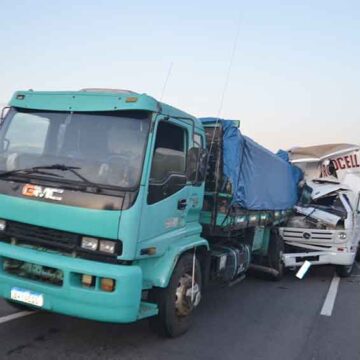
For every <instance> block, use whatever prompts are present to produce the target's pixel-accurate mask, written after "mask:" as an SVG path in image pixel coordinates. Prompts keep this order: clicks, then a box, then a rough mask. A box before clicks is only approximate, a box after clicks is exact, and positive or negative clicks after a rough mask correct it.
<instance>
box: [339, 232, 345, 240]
mask: <svg viewBox="0 0 360 360" xmlns="http://www.w3.org/2000/svg"><path fill="white" fill-rule="evenodd" d="M338 237H339V239H340V240H345V239H346V233H344V232H341V233H339V234H338Z"/></svg>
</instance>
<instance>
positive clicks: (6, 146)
mask: <svg viewBox="0 0 360 360" xmlns="http://www.w3.org/2000/svg"><path fill="white" fill-rule="evenodd" d="M9 145H10V141H9V139H4V140H3V144H2V151H3V152H6V151H8V149H9Z"/></svg>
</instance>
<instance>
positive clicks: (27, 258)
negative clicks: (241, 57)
mask: <svg viewBox="0 0 360 360" xmlns="http://www.w3.org/2000/svg"><path fill="white" fill-rule="evenodd" d="M204 144H205V138H204V130H203V127H202V126H201V123H200V122H199V121H198V120H197V119H196V118H194V117H192V116H190V115H188V114H187V113H184V112H182V111H180V110H177V109H175V108H173V107H171V106H169V105H166V104H162V103H160V102H158V101H156V100H155V99H153V98H152V97H150V96H147V95H144V94H143V95H141V94H137V93H133V92H128V91H117V90H82V91H75V92H35V91H19V92H17V93H15V94H14V96H13V98H12V99H11V101H10V107H9V109H8V110H7V111H6V116H5V115H4V116H3V118H2V123H1V130H0V203H1V207H0V262H1V265H0V295H1V296H2V297H4V298H5V299H8V301H10V302H12V303H14V304H16V305H19V304H25V305H27V306H28V305H29V306H32V307H34V308H40V309H44V310H50V311H55V312H59V313H63V314H67V315H73V316H78V317H83V318H87V319H93V320H100V321H111V322H119V323H126V322H132V321H135V320H137V319H141V318H144V317H149V316H154V315H157V314H158V312H159V306H158V304H157V303H156V301H155V300H154V301H151V300H149V294H148V293H149V292H148V290H151V289H154V288H159V289H163V288H166V287H167V286H168V284H169V281H170V278H171V276H172V274H173V270H174V268H175V266H176V264H177V263H178V259H179V258H180V257H181V256H182V255H183V254H184V253H186V252H188V251H194V249H197V250H198V254H199V255H200V254H202V253H206V251H207V249H208V247H209V246H208V242H207V241H206V240H205V239H203V238H202V237H201V236H200V233H201V231H202V228H201V225H200V223H199V215H200V210H201V208H202V199H203V191H204V176H201V174H198V172H197V169H198V162H199V157H198V156H197V155H198V154H200V153H201V148H202V147H203V146H204ZM184 266H185V265H184ZM185 268H186V269H185V270H184V272H185V274H186V271H187V267H186V266H185ZM190 270H191V269H190ZM190 274H191V272H190ZM181 276H183V277H184V274H183V273H181V274H180V279H182V277H181ZM184 279H185V280H184V284H182V285H181V286H180V289H175V290H176V291H178V293H184V294H185V295H181V296H183V298H181V300H182V301H183V302H184V303H185V305H184V304H180V305H179V306H178V307H186V305H187V295H186V292H187V290H188V287H189V286H190V287H192V289H193V290H194V285H196V284H194V281H195V280H194V278H193V281H192V282H190V285H189V282H188V281H187V279H188V277H187V276H185V277H184ZM196 291H197V294H195V295H196V296H197V302H199V299H200V288H199V287H197V288H196ZM151 296H152V297H154V296H155V295H153V294H150V297H151ZM179 297H180V295H179ZM192 298H193V303H194V301H195V300H194V294H192Z"/></svg>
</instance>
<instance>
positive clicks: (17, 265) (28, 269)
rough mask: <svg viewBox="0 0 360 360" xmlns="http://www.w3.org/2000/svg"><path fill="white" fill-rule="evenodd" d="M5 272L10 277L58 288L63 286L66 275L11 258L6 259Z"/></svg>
mask: <svg viewBox="0 0 360 360" xmlns="http://www.w3.org/2000/svg"><path fill="white" fill-rule="evenodd" d="M3 270H4V271H5V272H7V273H8V274H10V275H14V276H17V277H21V278H25V279H30V280H33V281H39V282H45V283H49V284H52V285H56V286H62V284H63V281H64V273H63V272H62V271H61V270H60V269H57V268H53V267H49V266H42V265H37V264H32V263H27V262H25V261H20V260H15V259H10V258H5V259H4V261H3Z"/></svg>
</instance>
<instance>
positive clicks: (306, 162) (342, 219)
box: [280, 144, 360, 277]
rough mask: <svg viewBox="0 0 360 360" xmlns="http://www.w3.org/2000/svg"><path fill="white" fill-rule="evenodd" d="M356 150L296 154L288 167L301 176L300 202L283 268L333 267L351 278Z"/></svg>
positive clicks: (359, 190) (356, 226)
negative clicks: (300, 170)
mask: <svg viewBox="0 0 360 360" xmlns="http://www.w3.org/2000/svg"><path fill="white" fill-rule="evenodd" d="M359 150H360V148H359V147H358V146H356V145H348V144H334V145H320V146H313V147H308V148H295V149H293V150H292V152H290V157H292V160H291V161H292V162H293V163H294V164H296V165H297V166H299V167H301V168H302V170H303V171H304V174H305V182H304V184H303V187H302V196H301V198H300V201H299V203H298V204H297V206H295V208H294V210H295V214H294V215H293V216H291V217H290V218H289V220H288V222H287V225H286V227H281V228H280V234H281V236H282V238H283V239H284V241H285V250H286V251H285V253H284V256H283V258H284V263H285V266H286V267H297V266H300V265H302V264H303V263H304V261H305V260H307V261H309V262H310V263H311V264H312V265H322V264H333V265H335V266H336V271H337V273H338V275H340V276H342V277H347V276H350V275H351V272H352V270H353V267H354V263H355V257H356V254H357V252H358V248H359V240H360V165H359V159H358V156H359Z"/></svg>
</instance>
